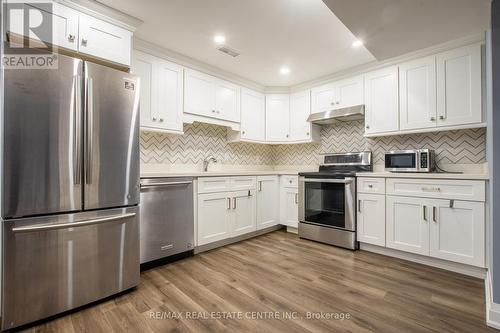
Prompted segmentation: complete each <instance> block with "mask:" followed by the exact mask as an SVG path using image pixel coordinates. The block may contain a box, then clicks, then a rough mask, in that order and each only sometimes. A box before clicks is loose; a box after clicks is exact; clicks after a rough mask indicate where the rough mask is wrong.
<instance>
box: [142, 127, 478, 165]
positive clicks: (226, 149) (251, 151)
mask: <svg viewBox="0 0 500 333" xmlns="http://www.w3.org/2000/svg"><path fill="white" fill-rule="evenodd" d="M363 134H364V122H363V121H352V122H345V123H337V124H334V125H329V126H323V127H322V130H321V143H315V144H313V143H311V144H298V145H275V146H270V145H259V144H251V143H229V142H228V141H227V138H226V128H225V127H218V126H213V125H207V124H199V123H195V124H192V125H184V135H182V136H179V135H169V134H159V133H152V132H141V141H140V142H141V161H142V162H143V163H158V164H198V163H201V162H202V161H203V159H204V158H205V157H206V156H208V155H213V156H214V157H215V158H217V160H219V161H220V163H222V164H233V165H317V164H319V163H321V155H320V154H323V153H340V152H349V151H364V150H371V151H372V152H373V158H374V163H375V164H381V163H383V159H384V153H385V152H386V151H389V150H401V149H415V148H430V149H434V150H435V151H436V159H437V162H438V163H443V164H480V163H484V162H485V161H486V129H484V128H478V129H467V130H458V131H446V132H436V133H425V134H411V135H398V136H387V137H379V138H373V139H370V138H365V137H364V136H363Z"/></svg>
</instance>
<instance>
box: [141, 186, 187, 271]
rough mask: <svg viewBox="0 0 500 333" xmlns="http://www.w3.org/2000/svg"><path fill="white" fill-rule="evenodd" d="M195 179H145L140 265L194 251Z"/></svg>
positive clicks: (142, 199)
mask: <svg viewBox="0 0 500 333" xmlns="http://www.w3.org/2000/svg"><path fill="white" fill-rule="evenodd" d="M193 246H194V199H193V178H190V177H182V178H143V179H141V204H140V249H141V251H140V253H141V254H140V258H141V264H144V263H149V262H152V261H156V260H159V259H164V258H167V257H171V256H173V255H178V254H182V253H185V252H191V254H192V251H193Z"/></svg>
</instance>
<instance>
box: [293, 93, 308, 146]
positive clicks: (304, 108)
mask: <svg viewBox="0 0 500 333" xmlns="http://www.w3.org/2000/svg"><path fill="white" fill-rule="evenodd" d="M310 114H311V92H310V90H306V91H302V92H299V93H295V94H292V95H290V138H289V139H290V140H291V141H305V140H309V139H310V138H311V126H312V125H311V123H309V122H308V121H307V118H308V117H309V115H310Z"/></svg>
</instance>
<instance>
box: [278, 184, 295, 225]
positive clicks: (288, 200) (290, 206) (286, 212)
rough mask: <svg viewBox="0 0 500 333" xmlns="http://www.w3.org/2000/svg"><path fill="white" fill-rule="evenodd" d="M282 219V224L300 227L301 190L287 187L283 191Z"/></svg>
mask: <svg viewBox="0 0 500 333" xmlns="http://www.w3.org/2000/svg"><path fill="white" fill-rule="evenodd" d="M280 201H281V203H280V206H281V217H280V220H281V221H280V224H283V225H286V226H288V227H293V228H298V226H299V190H298V189H297V188H289V187H285V188H282V189H281V195H280Z"/></svg>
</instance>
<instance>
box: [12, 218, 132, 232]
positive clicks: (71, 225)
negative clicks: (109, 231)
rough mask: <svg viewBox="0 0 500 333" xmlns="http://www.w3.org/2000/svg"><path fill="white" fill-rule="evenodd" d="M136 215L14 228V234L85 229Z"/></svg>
mask: <svg viewBox="0 0 500 333" xmlns="http://www.w3.org/2000/svg"><path fill="white" fill-rule="evenodd" d="M135 215H136V213H127V214H120V215H113V216H107V217H101V218H97V219H92V220H86V221H78V222H69V223H51V224H40V225H31V226H24V227H15V228H12V232H37V231H50V230H57V229H65V228H77V227H85V226H89V225H94V224H101V223H106V222H111V221H117V220H122V219H124V218H127V217H134V216H135Z"/></svg>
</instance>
